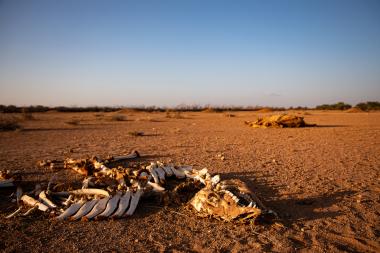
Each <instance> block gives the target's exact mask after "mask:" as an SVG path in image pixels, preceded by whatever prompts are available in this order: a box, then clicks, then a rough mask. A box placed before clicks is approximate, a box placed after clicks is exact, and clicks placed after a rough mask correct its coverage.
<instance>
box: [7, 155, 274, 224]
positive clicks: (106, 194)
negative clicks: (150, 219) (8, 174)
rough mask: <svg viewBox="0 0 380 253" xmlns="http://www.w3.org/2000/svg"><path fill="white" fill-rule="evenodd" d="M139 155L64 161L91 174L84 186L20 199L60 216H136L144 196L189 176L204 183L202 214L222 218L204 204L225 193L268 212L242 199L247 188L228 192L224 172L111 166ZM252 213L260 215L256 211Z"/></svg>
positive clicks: (246, 207)
mask: <svg viewBox="0 0 380 253" xmlns="http://www.w3.org/2000/svg"><path fill="white" fill-rule="evenodd" d="M136 156H138V153H133V154H131V155H128V156H120V157H117V158H116V159H115V158H110V159H108V160H101V159H98V158H96V157H95V158H91V159H78V160H74V159H66V160H65V161H64V162H63V163H64V167H65V168H67V169H72V170H73V171H75V172H77V173H80V174H82V175H86V177H85V179H84V180H83V187H82V189H75V190H71V191H67V192H54V191H51V190H50V185H51V183H52V182H49V187H48V189H47V190H44V191H41V193H40V194H39V197H40V199H39V200H36V199H33V198H32V197H30V196H28V195H26V194H25V195H24V196H23V197H22V198H21V200H23V202H24V204H26V205H30V206H32V209H36V208H38V209H40V210H42V211H50V212H51V214H53V215H55V219H57V220H71V221H75V220H96V219H106V218H125V217H128V216H131V215H133V214H134V212H135V211H136V208H137V206H138V204H139V202H140V200H141V198H142V197H143V196H144V195H150V194H152V193H159V194H162V193H165V192H166V189H165V184H166V182H167V179H168V178H175V179H176V180H182V181H183V180H184V179H186V180H187V182H189V183H190V184H193V185H195V184H198V185H199V184H200V185H203V189H202V190H201V191H199V192H198V193H199V194H198V193H197V194H196V195H195V196H194V198H193V199H192V200H191V201H190V202H189V204H190V205H191V206H193V208H194V209H195V210H196V211H198V212H199V215H200V216H202V212H205V210H206V209H207V215H213V212H214V214H216V216H218V214H217V213H218V212H220V211H218V210H217V209H215V210H214V211H213V210H211V209H210V208H208V207H207V208H206V206H205V203H209V199H208V198H209V197H207V198H204V197H202V196H208V194H212V195H213V196H220V197H221V198H224V199H227V200H228V199H231V200H232V202H233V203H232V202H229V203H228V205H231V207H230V210H238V209H239V210H243V211H242V212H248V213H251V212H252V211H254V212H255V213H257V214H260V213H261V211H262V210H263V211H267V209H266V208H265V207H264V206H263V205H262V203H261V202H260V201H259V200H258V199H257V198H253V199H252V198H249V201H241V198H243V199H246V195H247V193H246V192H244V193H243V192H241V191H240V190H239V191H237V192H236V194H235V192H233V191H230V190H229V189H230V187H229V185H228V184H226V183H225V182H228V180H227V181H221V179H220V176H219V175H215V176H213V177H212V176H211V175H210V174H209V173H208V170H207V169H206V168H204V169H202V170H196V169H193V168H192V167H191V166H173V165H165V164H163V163H162V162H152V163H150V164H149V165H147V166H142V165H141V164H140V166H137V167H136V166H135V167H132V168H129V167H128V168H125V167H121V166H119V167H113V168H111V167H112V166H111V164H112V162H115V161H120V159H122V158H123V159H130V158H135V157H136ZM51 181H52V180H51ZM198 189H199V188H198ZM231 190H232V189H231ZM213 192H214V193H216V194H214V193H213ZM205 194H206V195H205ZM210 196H211V195H210ZM223 196H224V197H223ZM202 198H203V199H202ZM58 200H59V201H58ZM256 200H258V201H256ZM216 201H217V202H216V203H217V204H216V205H218V203H221V201H224V200H222V199H219V200H216ZM44 204H46V205H44ZM214 206H215V204H214ZM205 208H206V209H205ZM231 208H232V209H231ZM259 208H260V209H259ZM32 209H30V210H32ZM18 212H19V210H17V211H16V212H15V213H14V214H11V215H9V217H13V216H16V215H17V214H18ZM219 216H220V217H219V218H222V219H225V220H228V219H229V220H231V219H232V218H231V217H232V216H231V215H229V214H227V215H225V214H223V215H219ZM225 217H228V218H225ZM250 217H253V218H257V215H255V216H250Z"/></svg>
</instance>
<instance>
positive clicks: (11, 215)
mask: <svg viewBox="0 0 380 253" xmlns="http://www.w3.org/2000/svg"><path fill="white" fill-rule="evenodd" d="M21 209H22V206H20V207H19V208H18V209H17V210H16V211H14V212H13V213H11V214H10V215H8V216H6V217H5V219H10V218H12V217H14V216H16V214H18V213H19V212H20V211H21Z"/></svg>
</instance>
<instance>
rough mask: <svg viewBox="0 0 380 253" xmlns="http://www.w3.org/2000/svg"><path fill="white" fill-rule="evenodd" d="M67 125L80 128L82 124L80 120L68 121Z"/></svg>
mask: <svg viewBox="0 0 380 253" xmlns="http://www.w3.org/2000/svg"><path fill="white" fill-rule="evenodd" d="M65 123H66V124H68V125H72V126H78V125H79V124H80V120H79V119H70V120H68V121H66V122H65Z"/></svg>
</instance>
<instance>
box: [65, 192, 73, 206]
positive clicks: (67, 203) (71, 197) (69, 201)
mask: <svg viewBox="0 0 380 253" xmlns="http://www.w3.org/2000/svg"><path fill="white" fill-rule="evenodd" d="M73 198H74V195H70V196H69V197H68V198H67V199H66V200H65V202H63V203H62V204H63V205H64V206H68V205H69V204H70V203H71V201H72V199H73Z"/></svg>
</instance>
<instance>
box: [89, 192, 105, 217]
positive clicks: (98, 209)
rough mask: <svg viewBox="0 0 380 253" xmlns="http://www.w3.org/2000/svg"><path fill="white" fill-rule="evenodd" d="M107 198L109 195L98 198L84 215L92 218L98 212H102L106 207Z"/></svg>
mask: <svg viewBox="0 0 380 253" xmlns="http://www.w3.org/2000/svg"><path fill="white" fill-rule="evenodd" d="M109 199H110V198H109V197H105V198H102V199H100V200H99V201H98V203H96V205H95V206H94V208H92V210H91V211H90V212H89V213H88V214H87V215H86V218H87V219H92V218H94V217H96V216H97V215H98V214H100V213H102V212H103V211H104V210H105V209H106V207H107V203H108V200H109Z"/></svg>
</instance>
